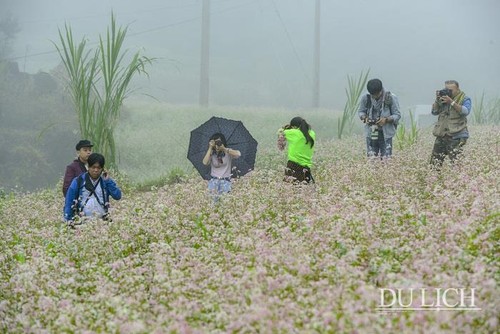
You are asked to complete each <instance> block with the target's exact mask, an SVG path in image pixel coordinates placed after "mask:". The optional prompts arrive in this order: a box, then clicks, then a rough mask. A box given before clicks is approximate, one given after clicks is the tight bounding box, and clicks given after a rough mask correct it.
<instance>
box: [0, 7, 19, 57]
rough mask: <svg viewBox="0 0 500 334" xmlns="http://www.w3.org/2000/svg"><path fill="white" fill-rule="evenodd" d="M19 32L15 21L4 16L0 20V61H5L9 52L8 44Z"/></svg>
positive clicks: (8, 16) (10, 17) (17, 23)
mask: <svg viewBox="0 0 500 334" xmlns="http://www.w3.org/2000/svg"><path fill="white" fill-rule="evenodd" d="M20 31H21V28H20V27H19V22H18V21H17V19H15V18H13V17H12V16H10V15H6V16H4V17H3V18H1V19H0V61H2V60H5V58H7V56H8V55H9V54H10V52H11V46H10V43H11V42H12V41H13V40H14V39H15V37H16V34H17V33H19V32H20Z"/></svg>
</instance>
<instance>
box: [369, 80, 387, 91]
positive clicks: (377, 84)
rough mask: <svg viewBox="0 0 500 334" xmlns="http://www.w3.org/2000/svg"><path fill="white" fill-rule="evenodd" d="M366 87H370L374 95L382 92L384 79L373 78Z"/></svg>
mask: <svg viewBox="0 0 500 334" xmlns="http://www.w3.org/2000/svg"><path fill="white" fill-rule="evenodd" d="M366 89H368V93H370V94H371V95H373V94H378V93H380V92H381V91H382V89H384V87H382V81H380V79H371V80H370V81H368V83H367V84H366Z"/></svg>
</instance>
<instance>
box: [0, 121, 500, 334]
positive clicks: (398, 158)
mask: <svg viewBox="0 0 500 334" xmlns="http://www.w3.org/2000/svg"><path fill="white" fill-rule="evenodd" d="M272 134H273V135H274V132H273V133H272ZM471 134H472V137H471V139H470V140H469V142H468V143H467V146H466V149H465V154H464V157H463V160H462V161H459V162H458V163H457V164H455V165H450V164H445V166H444V167H443V169H442V170H441V171H440V172H437V171H433V170H431V169H430V168H429V164H428V160H429V157H430V152H431V150H432V144H433V137H432V136H431V135H430V134H429V133H424V135H423V136H422V137H421V139H420V140H419V142H418V143H417V145H414V146H411V147H409V148H407V149H405V150H403V151H396V152H395V155H394V157H393V158H392V159H391V160H388V161H383V162H381V161H371V160H366V158H365V157H364V156H363V152H362V149H363V145H364V144H363V143H364V142H363V138H361V137H359V136H353V137H350V138H347V139H345V140H342V141H327V140H323V141H322V140H318V142H317V147H316V155H315V160H314V161H315V165H314V167H313V170H312V171H313V175H314V176H315V179H316V184H315V185H308V186H293V185H290V184H285V183H283V182H282V175H283V166H284V165H285V159H286V158H285V156H284V155H283V153H281V152H279V151H278V150H277V149H276V148H274V147H271V146H270V145H269V146H267V147H261V148H260V150H259V152H258V156H257V159H258V161H257V162H258V163H257V166H258V168H256V170H255V171H253V172H251V173H250V174H248V175H247V176H245V177H243V178H241V179H238V180H236V181H235V182H234V183H233V191H232V192H231V193H230V194H228V195H227V196H225V197H224V198H223V199H222V200H221V202H220V203H218V205H214V204H213V202H212V200H211V199H210V198H209V197H208V196H207V191H206V188H207V185H206V183H205V181H203V180H202V179H201V178H200V177H199V176H198V175H196V174H194V173H193V174H192V175H191V174H190V175H188V177H186V178H184V180H183V181H182V182H180V183H176V184H172V185H167V186H163V187H159V188H154V187H153V188H152V189H151V190H150V191H141V192H138V191H133V190H131V189H129V190H126V191H125V194H124V198H123V199H122V200H121V201H119V202H112V209H111V210H112V211H111V213H112V216H113V222H92V223H89V224H86V225H82V226H79V227H77V228H76V229H74V230H72V229H68V228H67V227H65V226H64V225H63V224H62V223H61V216H62V205H63V199H62V196H61V194H60V189H59V188H57V189H56V188H54V189H51V190H45V191H41V192H38V193H34V194H27V195H16V196H9V195H6V196H3V198H2V199H1V200H0V232H1V235H2V240H1V241H0V332H3V333H207V332H209V333H299V332H300V333H498V330H499V326H500V325H499V318H498V317H499V314H500V306H499V305H500V290H499V282H500V274H499V273H500V268H499V258H500V244H499V242H500V241H499V240H500V224H499V222H500V196H499V195H500V191H499V183H500V182H499V181H500V134H499V128H498V127H473V128H472V129H471ZM384 289H385V290H384ZM398 289H399V290H398ZM411 289H413V290H414V294H413V298H412V300H410V294H409V293H408V292H409V291H412V290H411ZM460 289H461V290H460ZM384 291H385V292H384ZM398 291H399V292H404V294H397V293H398ZM421 291H424V292H425V291H427V292H426V293H427V295H425V301H423V300H422V294H424V292H422V293H421ZM445 291H447V295H446V294H445V293H444V292H445ZM461 292H464V293H465V295H463V294H460V293H461ZM397 296H399V297H401V298H400V299H401V302H399V301H398V300H397V299H398V298H397ZM436 296H437V297H436ZM446 297H447V299H446ZM459 297H463V298H462V300H460V298H459ZM387 305H390V306H391V307H392V308H395V309H394V310H393V311H390V310H389V311H388V310H387V309H385V310H381V307H383V306H387ZM402 306H404V307H402ZM431 306H433V308H434V309H425V308H426V307H429V308H431ZM398 307H399V308H400V310H398V309H397V308H398ZM435 308H438V309H437V310H436V309H435Z"/></svg>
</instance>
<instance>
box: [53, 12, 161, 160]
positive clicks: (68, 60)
mask: <svg viewBox="0 0 500 334" xmlns="http://www.w3.org/2000/svg"><path fill="white" fill-rule="evenodd" d="M126 34H127V28H122V27H117V26H116V20H115V17H114V15H113V14H111V25H110V27H108V29H107V32H106V38H105V39H103V38H102V37H101V36H99V44H98V47H97V49H96V50H92V49H89V50H87V40H86V39H85V38H82V40H81V41H80V43H78V44H76V43H75V41H74V38H73V32H72V30H71V27H70V26H69V25H65V30H64V32H61V30H59V38H60V42H61V45H60V46H58V45H57V44H55V43H54V45H55V47H56V49H57V51H58V52H59V55H60V57H61V60H62V62H63V64H64V67H65V69H66V71H67V72H68V86H69V88H70V93H71V97H72V99H73V102H74V104H75V109H76V112H77V115H78V121H79V125H80V134H81V136H82V138H88V139H90V140H92V141H93V142H94V145H95V149H96V150H98V151H99V152H101V153H102V154H103V155H104V156H105V157H106V160H107V161H109V165H110V166H111V167H115V168H116V167H117V166H116V145H115V139H114V130H115V127H116V125H117V122H118V120H119V118H120V112H121V107H122V105H123V101H124V99H125V98H126V97H127V96H128V95H129V93H130V89H129V84H130V82H131V80H132V78H133V77H134V75H136V74H146V75H147V74H148V73H147V71H146V66H147V65H150V64H151V63H152V62H153V59H152V58H148V57H145V56H141V54H140V52H136V53H135V54H134V55H133V56H132V58H131V60H130V62H129V63H128V64H123V63H124V57H125V55H126V53H127V51H126V50H125V51H123V50H122V48H123V41H124V40H125V36H126Z"/></svg>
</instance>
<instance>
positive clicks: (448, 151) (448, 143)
mask: <svg viewBox="0 0 500 334" xmlns="http://www.w3.org/2000/svg"><path fill="white" fill-rule="evenodd" d="M466 142H467V138H458V139H453V138H452V137H449V136H445V137H436V141H435V142H434V148H433V149H432V156H431V164H432V165H435V166H441V165H442V164H443V161H444V159H445V158H446V156H448V157H449V158H450V160H451V162H453V161H455V160H456V159H457V157H458V155H459V154H461V153H462V152H463V147H464V145H465V143H466Z"/></svg>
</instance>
